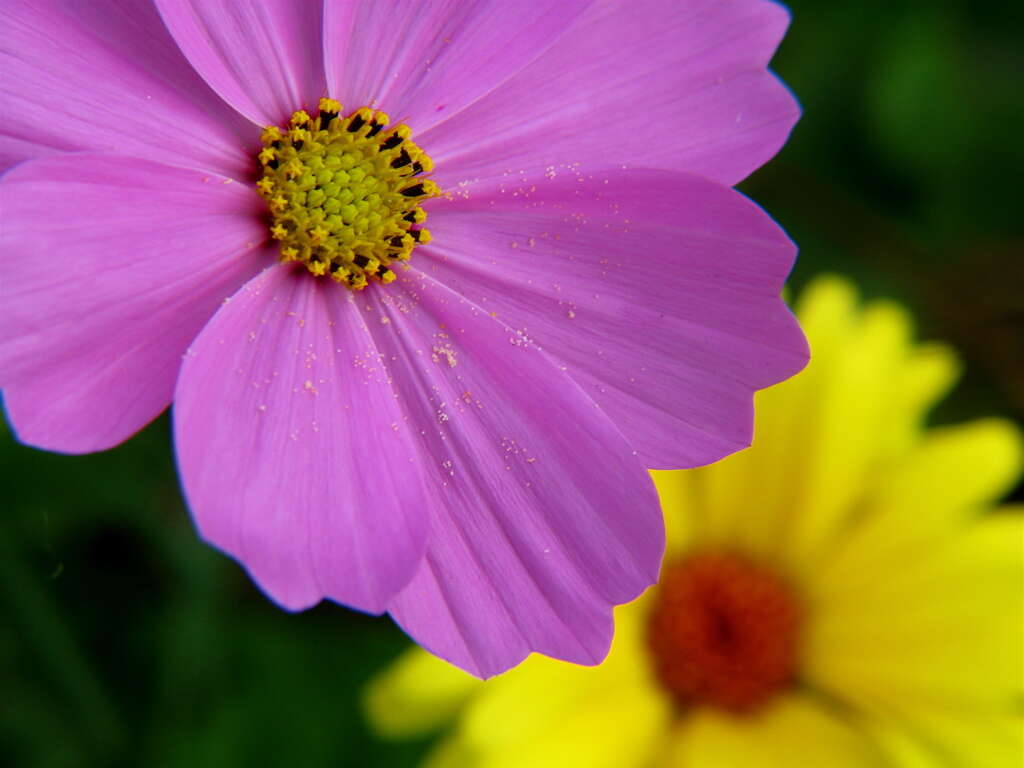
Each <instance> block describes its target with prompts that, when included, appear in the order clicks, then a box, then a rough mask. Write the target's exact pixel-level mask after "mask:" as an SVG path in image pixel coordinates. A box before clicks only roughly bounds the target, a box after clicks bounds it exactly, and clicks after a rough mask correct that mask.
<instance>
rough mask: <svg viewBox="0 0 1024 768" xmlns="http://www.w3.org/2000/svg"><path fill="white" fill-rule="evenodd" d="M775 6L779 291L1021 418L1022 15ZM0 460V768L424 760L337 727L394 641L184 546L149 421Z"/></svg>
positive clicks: (877, 5) (758, 191)
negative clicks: (912, 337) (793, 293)
mask: <svg viewBox="0 0 1024 768" xmlns="http://www.w3.org/2000/svg"><path fill="white" fill-rule="evenodd" d="M789 5H790V7H791V8H792V11H793V15H794V24H793V26H792V28H791V30H790V33H789V35H788V37H787V39H786V41H785V42H784V43H783V46H782V49H781V51H780V53H779V55H778V57H777V58H776V61H775V68H776V70H777V71H778V72H779V73H780V75H781V76H782V77H783V78H784V79H785V80H786V81H787V83H788V84H789V85H790V86H791V87H792V88H793V90H794V91H795V92H796V93H797V95H798V96H799V98H800V100H801V102H802V104H803V107H804V110H805V115H804V118H803V120H802V121H801V123H800V124H799V125H798V126H797V129H796V131H795V133H794V135H793V137H792V139H791V141H790V143H789V144H788V146H787V147H786V148H785V149H784V150H783V152H782V153H781V154H780V155H779V157H778V158H776V159H775V160H774V161H773V162H772V163H771V164H770V165H769V166H768V167H767V168H765V169H764V170H762V171H760V172H758V173H757V174H756V175H755V176H754V177H752V178H751V179H750V180H749V181H747V182H746V183H745V184H744V185H743V189H744V190H745V191H747V192H748V193H749V194H751V195H752V196H753V197H754V198H755V199H757V200H758V201H759V202H760V203H761V204H762V205H764V207H765V208H767V209H768V210H769V211H770V212H771V213H772V214H773V215H774V216H775V217H776V218H777V219H778V220H779V221H780V222H781V223H782V224H783V226H785V227H786V228H787V230H788V231H789V232H790V234H791V235H792V236H793V238H794V239H795V240H796V241H797V242H798V243H799V244H800V246H801V258H800V262H799V264H798V266H797V269H796V272H795V274H794V282H795V283H796V284H797V285H803V284H804V283H806V282H807V280H808V279H809V278H810V277H812V276H813V275H815V274H817V273H819V272H822V271H834V272H840V273H843V274H846V275H849V276H851V277H853V278H854V279H855V280H856V281H857V282H858V284H859V286H860V288H861V291H862V293H863V294H864V295H866V296H868V297H876V296H891V297H893V298H896V299H898V300H900V301H902V302H904V303H906V304H908V305H909V306H910V307H911V308H913V310H914V311H915V313H916V314H917V316H918V318H919V322H920V326H921V327H920V333H919V335H920V336H921V337H924V338H939V339H943V340H945V341H948V342H950V343H952V344H953V345H955V346H956V347H957V348H958V349H959V351H960V353H961V355H962V357H963V358H964V361H965V366H966V375H965V378H964V382H963V383H962V384H961V385H960V387H959V388H958V389H957V390H956V391H955V392H954V394H953V396H952V397H950V398H948V399H947V401H946V404H945V406H944V408H943V410H942V411H941V412H940V414H939V417H938V418H939V420H942V421H946V420H949V419H953V418H957V419H959V418H966V417H972V416H979V415H985V414H1004V415H1011V416H1016V417H1018V418H1019V417H1020V415H1021V413H1024V341H1022V340H1024V225H1022V217H1021V213H1020V202H1019V201H1020V199H1021V193H1020V186H1021V185H1022V183H1024V141H1021V131H1022V127H1024V89H1022V88H1021V87H1020V76H1021V73H1022V72H1024V36H1022V32H1021V29H1022V26H1024V25H1022V21H1024V19H1022V18H1021V17H1022V14H1024V12H1022V10H1021V6H1020V4H1019V3H1015V2H1010V1H1009V0H1004V1H1003V2H997V1H996V0H992V1H990V2H986V3H970V2H967V0H958V1H957V2H952V1H949V0H947V1H945V2H943V0H928V1H926V0H904V1H903V2H885V1H883V0H831V1H830V2H821V1H820V0H815V1H813V2H812V0H799V1H794V2H791V3H790V4H789ZM0 34H2V32H0ZM0 463H2V473H3V474H2V478H3V491H2V493H3V496H2V498H3V503H2V515H0V690H2V691H3V696H2V697H0V755H3V756H4V761H5V763H6V764H9V765H17V766H40V767H46V768H49V767H50V766H54V767H55V766H133V767H134V766H139V765H145V766H148V767H152V768H164V767H167V768H170V767H172V766H186V765H187V766H189V767H190V768H204V767H205V766H216V767H217V768H233V767H234V766H249V765H255V764H265V765H278V764H282V765H283V764H288V765H299V766H312V765H331V766H366V765H375V766H411V765H414V764H416V762H417V759H418V757H419V755H421V754H422V752H423V747H424V746H425V745H423V744H408V743H381V742H378V741H376V740H374V738H373V737H372V736H370V734H369V732H368V730H367V728H366V726H365V724H364V723H363V721H362V719H361V715H360V714H359V708H358V696H359V694H360V690H361V688H362V686H363V684H364V683H365V681H366V680H367V679H369V677H370V676H372V675H373V674H374V673H375V672H376V671H377V670H378V669H380V668H382V667H383V666H384V665H385V664H386V663H388V662H389V661H390V660H391V659H393V658H394V657H395V656H396V655H397V654H398V652H399V651H400V650H401V649H402V648H403V647H404V646H405V643H406V642H407V641H406V640H405V638H404V636H403V635H402V633H401V632H400V631H399V630H398V629H396V628H395V627H393V626H392V625H391V624H390V622H389V621H388V620H387V619H374V618H370V617H366V616H362V615H359V614H355V613H352V612H349V611H347V610H344V609H341V608H338V607H335V606H321V607H319V608H317V609H315V610H313V611H310V612H308V613H306V614H301V615H297V616H293V615H289V614H286V613H284V612H282V611H280V610H279V609H277V608H275V607H274V606H273V605H271V604H270V603H269V602H268V601H266V600H265V599H264V598H263V597H262V596H261V595H260V594H258V593H257V592H256V590H255V589H254V588H253V587H252V586H251V585H250V583H249V581H248V579H247V578H246V577H245V576H244V574H243V573H242V572H241V569H240V568H238V567H237V566H236V565H234V564H233V563H232V562H231V561H230V560H228V559H227V558H225V557H223V556H221V555H219V554H218V553H216V552H214V551H212V550H211V549H209V548H208V547H206V546H205V545H203V544H202V543H200V542H199V541H198V540H197V539H196V537H195V535H194V533H193V530H192V527H191V523H190V521H189V519H188V513H187V511H186V510H185V508H184V506H183V505H182V502H181V498H180V494H179V491H178V487H177V481H176V479H175V473H174V467H173V459H172V451H171V448H170V439H169V434H168V430H167V426H166V419H163V420H161V421H160V422H158V423H157V424H155V425H153V426H152V427H150V428H149V429H147V430H146V431H145V432H144V433H143V434H141V435H140V436H138V437H136V438H135V439H133V440H132V441H131V442H129V443H128V444H127V445H125V446H122V447H121V448H118V449H116V450H114V451H110V452H108V453H105V454H102V455H97V456H87V457H63V456H55V455H51V454H45V453H41V452H38V451H34V450H32V449H29V448H25V447H22V446H19V445H17V444H16V443H15V442H14V441H13V439H12V438H11V437H10V436H9V434H7V433H6V432H4V433H3V434H0ZM1017 495H1018V498H1019V497H1021V494H1020V492H1018V494H1017Z"/></svg>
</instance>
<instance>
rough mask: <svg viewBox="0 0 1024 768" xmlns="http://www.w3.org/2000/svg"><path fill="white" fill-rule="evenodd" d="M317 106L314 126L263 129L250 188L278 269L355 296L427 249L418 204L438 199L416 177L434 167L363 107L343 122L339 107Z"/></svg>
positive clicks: (300, 115)
mask: <svg viewBox="0 0 1024 768" xmlns="http://www.w3.org/2000/svg"><path fill="white" fill-rule="evenodd" d="M318 106H319V112H318V114H317V115H316V117H311V116H310V115H309V114H308V113H306V112H305V111H304V110H299V111H297V112H294V113H293V114H292V116H291V118H290V119H289V121H288V126H287V127H286V128H283V129H282V128H279V127H278V126H276V125H270V126H267V127H266V128H264V130H263V133H262V135H261V137H260V140H261V141H262V144H263V149H262V150H261V151H260V153H259V163H260V167H261V169H262V176H261V177H260V179H259V181H257V182H256V187H257V189H258V190H259V194H260V196H261V197H262V198H263V199H264V200H266V202H267V206H268V207H269V209H270V213H271V224H270V234H271V237H273V238H274V239H275V240H278V241H280V244H281V245H280V252H281V261H284V262H298V263H301V264H303V265H304V266H305V267H306V269H307V270H308V271H309V272H310V273H311V274H313V275H316V276H323V275H328V276H330V277H331V279H333V280H335V281H337V282H339V283H343V284H344V285H346V286H348V287H349V288H351V289H352V290H361V289H363V288H365V287H366V286H367V285H368V284H369V281H370V280H376V281H378V282H381V283H390V282H393V281H394V280H395V272H394V269H393V267H394V265H395V264H396V262H397V263H403V264H404V263H406V262H408V260H409V258H410V256H411V255H412V250H413V248H414V247H415V246H416V245H417V244H418V243H427V242H430V232H429V231H427V230H426V229H424V228H423V227H421V226H420V225H421V224H422V223H423V222H424V221H425V220H426V218H427V214H426V212H425V211H424V210H423V209H422V208H421V207H420V204H421V203H422V202H423V201H424V200H428V199H430V198H432V197H438V196H439V195H440V194H441V191H440V189H439V188H438V186H437V184H435V183H434V182H433V181H431V180H430V179H425V178H417V177H419V176H420V175H421V174H424V173H429V172H430V171H431V170H432V169H433V167H434V163H433V161H431V159H430V157H429V156H428V155H427V154H426V153H425V152H424V151H423V150H422V149H420V148H419V147H418V146H417V145H416V144H415V143H413V141H412V140H411V138H410V137H411V136H412V131H411V130H410V129H409V127H408V126H407V125H405V124H403V123H398V124H397V125H394V126H391V127H388V123H389V122H390V118H389V117H388V116H387V115H386V114H384V113H383V112H380V111H378V110H373V109H370V108H368V107H362V108H360V109H357V110H356V111H355V112H353V113H352V114H351V115H349V116H348V117H345V118H342V117H341V116H340V114H339V113H340V112H341V104H340V103H339V102H337V101H335V100H333V99H326V98H325V99H320V103H319V105H318Z"/></svg>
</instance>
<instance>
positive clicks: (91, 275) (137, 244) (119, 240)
mask: <svg viewBox="0 0 1024 768" xmlns="http://www.w3.org/2000/svg"><path fill="white" fill-rule="evenodd" d="M230 182H231V180H230V179H227V178H225V177H222V176H214V175H212V174H202V173H199V172H197V171H192V170H185V169H181V168H171V167H169V166H165V165H160V164H158V163H152V162H149V161H145V160H138V159H132V158H127V157H119V156H116V155H103V154H64V155H58V156H52V157H48V158H43V159H39V160H31V161H28V162H26V163H23V164H22V165H19V166H17V167H16V168H14V169H12V170H11V171H9V172H8V173H7V174H6V175H4V176H3V177H2V180H0V207H2V209H3V212H4V227H3V236H2V238H0V271H2V273H3V280H2V281H0V327H3V330H4V332H3V334H2V335H0V387H2V388H3V389H4V400H5V404H6V407H7V411H8V417H9V418H10V420H11V422H12V423H13V425H14V428H15V429H16V430H17V432H18V437H19V438H20V439H21V440H22V441H23V442H26V443H29V444H31V445H35V446H37V447H40V448H46V449H48V450H54V451H64V452H68V453H85V452H88V451H98V450H103V449H105V448H110V447H111V446H114V445H117V444H118V443H120V442H121V441H122V440H125V439H126V438H128V437H129V436H130V435H132V434H133V433H135V432H136V431H137V430H139V429H141V428H142V427H143V426H144V425H145V424H146V423H148V422H149V421H150V420H152V419H153V418H155V417H156V416H157V415H158V414H159V413H160V412H161V411H162V410H163V409H164V408H165V407H166V406H167V404H168V403H169V402H170V399H171V393H172V391H173V388H174V381H175V378H176V376H177V373H178V367H179V364H180V361H181V355H182V353H183V352H184V351H185V349H186V348H187V346H188V343H189V342H190V341H191V340H192V338H193V337H194V336H195V334H196V333H198V331H199V329H200V328H202V327H203V324H204V323H205V322H206V321H207V319H208V318H209V317H210V316H211V315H212V314H213V312H214V311H215V310H216V308H217V307H218V305H219V304H220V303H221V301H222V300H223V299H224V298H225V297H226V296H230V295H231V293H232V292H233V291H234V290H236V288H237V287H238V286H239V285H241V284H242V283H243V282H244V281H245V279H246V278H247V277H248V276H249V275H251V274H253V273H254V272H255V271H257V270H258V269H259V268H260V265H261V264H263V263H265V259H267V258H268V257H267V256H266V255H264V254H263V253H262V252H261V251H260V249H259V244H260V243H261V242H262V240H263V239H264V237H265V231H264V227H263V226H262V224H261V223H260V220H259V218H258V210H259V207H260V206H261V205H262V201H261V200H260V199H259V197H258V196H257V195H256V194H255V191H254V190H252V189H250V188H248V187H244V186H242V185H240V184H237V183H230Z"/></svg>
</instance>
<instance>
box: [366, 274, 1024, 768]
mask: <svg viewBox="0 0 1024 768" xmlns="http://www.w3.org/2000/svg"><path fill="white" fill-rule="evenodd" d="M798 314H799V315H800V317H801V320H802V323H803V327H804V328H805V330H806V331H807V335H808V337H809V339H810V341H811V347H812V352H813V356H812V362H811V365H810V366H809V367H808V369H807V370H806V371H805V372H804V373H803V374H801V375H799V376H797V377H796V378H795V379H792V380H790V381H789V382H786V383H784V384H781V385H778V386H777V387H774V388H772V389H771V390H768V391H765V392H762V393H760V394H759V395H758V397H759V403H758V408H757V417H758V425H757V432H756V438H755V442H754V446H753V447H752V448H751V449H750V450H748V451H745V452H742V453H740V454H737V455H735V456H732V457H730V458H728V459H726V460H724V461H721V462H719V463H718V464H715V465H713V466H710V467H705V468H703V469H699V470H692V471H688V472H655V473H654V476H655V481H656V483H657V485H658V489H659V492H660V493H661V499H662V503H663V506H664V509H665V515H666V518H667V523H668V527H669V534H670V540H669V551H668V553H667V554H666V560H665V566H664V568H663V570H662V578H661V580H660V581H659V584H658V586H657V587H655V588H653V589H652V590H651V591H649V592H648V593H647V594H646V595H644V596H643V597H642V598H640V599H639V600H637V601H635V602H634V603H632V604H631V605H628V606H623V607H622V608H620V609H619V611H618V613H617V634H616V637H615V642H614V645H613V647H612V651H611V654H610V655H609V657H608V660H607V661H606V662H605V663H604V664H603V665H601V666H599V667H596V668H588V667H577V666H573V665H570V664H565V663H562V662H557V661H552V660H550V659H545V658H541V657H532V658H530V659H529V660H527V662H526V663H524V664H523V665H521V666H520V667H519V668H517V669H514V670H512V671H510V672H508V673H506V674H505V675H502V676H500V677H498V678H496V679H494V680H492V681H489V682H486V683H482V682H480V681H477V680H475V679H473V678H470V677H469V676H468V675H465V674H464V673H462V672H460V671H458V670H456V669H454V668H451V667H448V666H447V665H445V664H444V663H443V662H440V661H438V660H437V659H435V658H433V657H430V656H428V655H427V654H426V653H425V652H423V651H421V650H419V649H415V650H412V651H410V652H409V653H408V654H406V655H405V656H404V657H403V658H401V659H400V660H399V661H398V662H397V663H396V664H395V665H394V666H393V667H392V668H391V669H389V670H388V671H386V672H385V673H384V674H383V675H382V676H381V677H379V678H378V679H377V680H375V681H374V682H373V683H372V685H371V686H370V688H369V689H368V690H367V695H366V708H367V711H368V714H369V716H370V719H371V722H372V723H373V724H374V725H375V727H376V728H377V729H378V730H379V731H380V732H382V733H383V734H386V735H390V736H395V737H399V736H410V735H414V734H419V733H423V732H425V731H428V730H431V729H433V728H437V727H440V726H441V725H443V724H445V723H446V722H449V721H454V722H453V725H452V727H451V728H450V730H449V731H448V732H447V734H446V735H445V736H444V737H443V738H442V740H441V742H440V744H439V746H438V747H437V749H436V750H435V751H434V753H433V754H432V755H431V756H430V758H429V759H428V761H427V764H428V765H429V766H430V768H524V767H529V768H659V767H660V766H671V767H672V768H689V767H690V766H693V767H694V768H748V766H749V767H750V768H755V767H756V768H777V767H781V768H785V767H786V766H800V767H801V768H803V767H808V766H809V767H811V768H817V767H818V766H821V767H823V768H845V767H846V766H863V767H865V768H867V767H869V766H870V767H871V768H874V767H875V766H882V767H883V768H884V767H886V766H892V767H893V768H920V767H923V766H950V767H953V766H965V767H967V766H977V767H978V768H1004V767H1005V768H1012V767H1013V766H1019V765H1022V764H1024V763H1022V762H1021V758H1022V756H1024V720H1022V717H1021V714H1022V706H1024V656H1022V651H1024V616H1022V610H1024V604H1022V585H1024V526H1022V520H1024V516H1022V514H1021V512H1022V510H1021V509H1020V508H1016V509H1012V508H1003V509H1000V510H997V511H995V512H992V511H991V510H990V509H988V508H989V507H991V505H992V503H993V502H994V501H995V500H996V499H997V498H998V497H999V496H1000V494H1002V493H1004V492H1005V490H1006V489H1007V488H1008V486H1009V485H1010V484H1011V483H1012V481H1013V480H1014V478H1016V477H1017V476H1018V474H1019V471H1020V466H1021V440H1020V437H1019V435H1018V433H1017V431H1016V430H1015V428H1014V427H1013V426H1012V425H1010V424H1008V423H1006V422H1003V421H998V420H993V419H990V420H983V421H978V422H974V423H970V424H966V425H963V426H957V427H942V428H936V429H931V430H924V429H923V428H922V426H921V424H922V420H923V416H924V413H925V411H926V409H927V408H928V407H929V406H930V405H931V404H932V403H933V402H934V401H935V400H937V399H938V398H939V397H940V396H941V395H942V394H943V393H944V392H945V391H946V390H947V389H948V388H949V386H950V385H951V383H952V381H953V380H954V378H955V376H956V363H955V360H954V359H953V356H952V355H951V353H950V352H949V351H948V350H947V349H945V348H943V347H940V346H935V345H932V346H922V345H914V344H912V342H911V338H910V322H909V318H908V317H907V315H906V313H905V312H904V311H902V310H901V309H900V308H898V307H896V306H894V305H891V304H888V303H881V302H879V303H875V304H873V305H871V306H869V307H868V308H866V309H865V310H863V311H859V310H858V308H857V306H856V296H855V293H854V291H853V289H852V288H851V287H850V286H849V284H847V283H846V282H844V281H841V280H838V279H826V280H819V281H818V282H817V283H815V284H814V285H813V286H812V287H811V288H810V289H808V290H807V291H806V292H805V293H804V295H803V297H802V300H801V302H800V305H799V308H798Z"/></svg>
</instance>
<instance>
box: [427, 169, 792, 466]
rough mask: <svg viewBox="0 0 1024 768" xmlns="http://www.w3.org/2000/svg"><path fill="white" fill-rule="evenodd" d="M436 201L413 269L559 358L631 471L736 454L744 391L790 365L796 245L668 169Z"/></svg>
mask: <svg viewBox="0 0 1024 768" xmlns="http://www.w3.org/2000/svg"><path fill="white" fill-rule="evenodd" d="M506 184H507V186H505V187H503V193H502V194H497V195H494V196H479V197H478V196H475V195H473V194H468V195H466V196H462V195H460V194H459V190H458V188H456V190H455V194H454V197H453V199H452V200H451V201H438V202H437V203H436V204H435V205H434V207H433V209H432V211H431V214H430V219H429V223H430V229H431V231H432V233H433V235H434V240H433V242H431V244H430V245H428V246H422V247H420V248H418V249H417V252H416V258H415V259H414V262H413V264H414V267H415V268H416V269H418V270H422V271H424V272H425V273H427V274H430V275H432V276H434V277H435V278H436V279H438V280H440V281H442V282H444V283H446V284H447V285H448V286H449V287H451V288H452V289H453V290H455V291H458V292H459V293H461V294H462V295H463V296H465V297H467V298H468V299H469V300H470V301H472V302H474V303H475V304H477V305H479V306H481V307H483V308H484V309H486V310H487V311H489V312H493V313H494V314H495V316H496V317H497V318H498V319H499V320H501V321H502V322H504V323H507V324H509V325H511V326H513V327H516V328H520V329H522V330H523V331H524V332H525V333H527V334H529V335H530V336H531V337H532V338H533V339H534V340H535V341H536V343H537V344H538V345H539V346H540V347H542V348H543V349H544V351H545V352H547V353H549V354H550V355H552V356H554V357H555V358H557V359H558V360H560V361H561V362H562V363H563V364H564V365H565V366H566V367H567V368H566V369H567V371H568V373H569V374H570V375H571V376H572V377H573V378H575V379H576V381H578V382H579V383H580V384H581V385H582V386H583V388H584V390H585V391H586V392H587V394H588V395H590V396H591V397H593V398H594V399H595V400H596V401H597V402H598V403H600V405H601V406H602V408H604V409H605V410H606V411H607V413H608V415H609V416H610V417H611V418H612V420H613V421H614V422H615V423H616V424H617V425H618V426H619V428H620V429H622V431H623V433H624V434H625V435H626V438H627V439H628V440H629V441H630V443H631V444H632V445H633V446H634V447H635V448H636V449H637V450H638V451H639V452H640V455H641V457H642V458H643V460H644V461H645V463H646V465H647V466H649V467H654V468H679V467H689V466H696V465H699V464H706V463H708V462H711V461H715V460H717V459H719V458H721V457H722V456H723V455H725V454H728V453H731V452H733V451H735V450H738V449H740V448H743V447H745V446H747V445H748V444H749V442H750V439H751V431H752V429H753V408H752V395H753V392H754V390H756V389H760V388H762V387H766V386H769V385H771V384H774V383H775V382H777V381H780V380H782V379H784V378H787V377H788V376H791V375H792V374H793V373H795V372H796V371H798V370H800V368H802V367H803V365H804V364H805V362H806V360H807V345H806V342H805V341H804V338H803V335H802V333H801V332H800V329H799V327H798V325H797V323H796V321H795V320H794V318H793V316H792V314H791V313H790V312H789V310H788V309H787V308H786V306H785V304H783V302H782V300H781V299H780V298H779V294H780V291H781V289H782V283H783V281H784V280H785V278H786V275H787V274H788V272H789V269H790V267H791V265H792V263H793V259H794V257H795V255H796V248H795V246H794V245H793V244H792V243H791V242H790V241H789V239H788V238H787V237H786V235H785V234H784V233H783V232H782V230H781V229H779V227H778V225H776V224H775V223H774V222H773V221H772V220H771V219H770V218H769V217H768V216H767V215H765V213H764V212H763V211H762V210H761V209H760V208H758V207H757V206H756V205H754V204H753V203H751V202H750V201H749V200H747V199H746V198H745V197H743V196H742V195H740V194H739V193H738V192H735V191H734V190H732V189H729V188H728V187H723V186H720V185H718V184H715V183H714V182H711V181H708V180H706V179H703V178H701V177H699V176H693V175H690V174H680V173H672V172H668V171H607V172H604V173H595V174H592V175H591V174H582V173H578V172H577V173H569V172H564V171H563V172H560V173H553V174H540V173H538V174H533V175H524V176H512V177H510V178H509V179H508V180H507V181H506Z"/></svg>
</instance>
